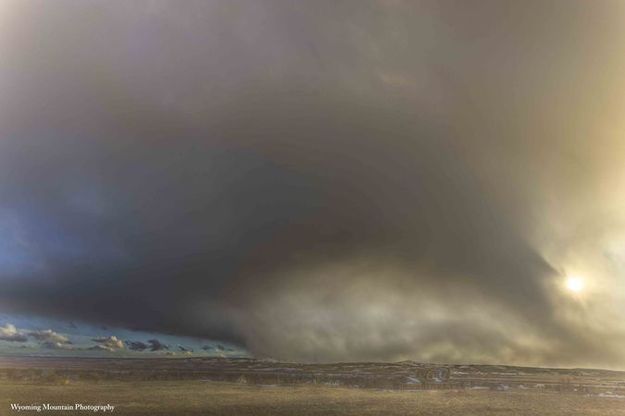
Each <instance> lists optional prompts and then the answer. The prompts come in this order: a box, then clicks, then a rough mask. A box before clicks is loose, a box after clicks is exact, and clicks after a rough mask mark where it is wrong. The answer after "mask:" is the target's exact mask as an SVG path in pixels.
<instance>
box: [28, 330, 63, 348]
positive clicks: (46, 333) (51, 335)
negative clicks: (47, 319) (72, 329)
mask: <svg viewBox="0 0 625 416" xmlns="http://www.w3.org/2000/svg"><path fill="white" fill-rule="evenodd" d="M28 335H29V336H31V337H33V338H34V339H36V340H37V341H39V342H41V343H42V344H45V343H52V344H61V345H62V344H71V341H70V340H69V338H67V337H66V336H64V335H61V334H59V333H57V332H54V331H53V330H51V329H45V330H37V331H31V332H29V333H28Z"/></svg>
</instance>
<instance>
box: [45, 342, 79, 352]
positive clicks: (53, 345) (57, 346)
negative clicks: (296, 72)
mask: <svg viewBox="0 0 625 416" xmlns="http://www.w3.org/2000/svg"><path fill="white" fill-rule="evenodd" d="M41 348H45V349H48V350H73V349H74V347H73V346H72V345H71V344H68V343H63V342H54V341H44V342H42V343H41Z"/></svg>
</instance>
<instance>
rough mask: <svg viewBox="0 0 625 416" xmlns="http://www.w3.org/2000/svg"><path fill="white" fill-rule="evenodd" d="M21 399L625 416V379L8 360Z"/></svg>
mask: <svg viewBox="0 0 625 416" xmlns="http://www.w3.org/2000/svg"><path fill="white" fill-rule="evenodd" d="M15 403H20V404H22V405H42V404H45V403H49V404H52V405H56V406H61V405H72V404H75V403H83V404H91V405H106V404H110V405H112V406H115V410H114V411H113V413H114V414H120V415H379V414H385V415H476V416H478V415H479V416H490V415H541V416H550V415H553V416H556V415H601V416H604V415H605V416H612V415H625V373H623V372H614V371H603V370H580V369H568V370H564V369H543V368H528V367H508V366H481V365H450V366H436V365H426V364H418V363H414V362H400V363H335V364H301V363H283V362H274V361H261V360H251V359H221V358H189V359H183V358H169V359H166V358H152V359H84V358H83V359H75V358H10V359H9V358H4V359H0V415H3V416H4V415H10V414H18V412H17V411H16V410H11V404H15ZM31 412H32V413H31ZM31 412H29V411H22V412H19V414H29V413H31V414H35V411H31ZM85 412H86V413H85ZM59 413H67V414H70V413H71V414H87V413H92V414H93V412H92V411H91V412H87V411H81V412H62V411H55V412H54V414H59ZM98 414H102V413H98Z"/></svg>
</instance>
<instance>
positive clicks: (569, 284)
mask: <svg viewBox="0 0 625 416" xmlns="http://www.w3.org/2000/svg"><path fill="white" fill-rule="evenodd" d="M565 285H566V289H567V290H568V291H569V292H573V293H581V292H582V291H583V290H584V281H583V280H582V279H581V278H580V277H577V276H569V277H567V278H566V283H565Z"/></svg>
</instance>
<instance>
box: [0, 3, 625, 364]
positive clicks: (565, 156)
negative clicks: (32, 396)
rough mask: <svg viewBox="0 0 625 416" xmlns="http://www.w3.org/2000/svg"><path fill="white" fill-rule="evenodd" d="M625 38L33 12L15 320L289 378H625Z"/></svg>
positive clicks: (499, 16)
mask: <svg viewBox="0 0 625 416" xmlns="http://www.w3.org/2000/svg"><path fill="white" fill-rule="evenodd" d="M624 21H625V4H624V3H623V2H620V1H593V2H589V1H585V0H584V1H582V0H580V1H571V0H566V1H564V0H562V1H509V2H508V1H487V0H479V1H471V2H468V1H457V2H450V1H432V2H429V1H406V2H404V1H401V0H384V1H382V0H380V1H361V0H358V1H338V2H337V1H327V2H326V1H308V2H296V1H265V0H249V1H239V0H227V1H226V0H224V1H202V2H196V1H184V2H180V1H169V2H167V1H160V0H153V1H125V2H111V1H84V0H81V1H78V0H76V1H69V0H56V1H33V0H5V1H3V2H2V3H1V4H0V56H2V59H1V61H0V287H1V290H0V312H1V313H5V314H9V315H7V316H13V315H14V316H30V317H33V319H35V318H36V317H38V316H46V317H51V318H54V319H59V320H65V321H72V320H80V321H83V322H86V323H88V324H90V325H110V326H115V327H116V328H122V329H125V330H138V331H148V332H151V333H161V334H169V335H173V336H187V337H200V338H202V339H211V340H219V341H220V342H225V343H229V344H228V345H235V346H237V348H241V349H245V350H247V351H249V352H250V354H252V355H255V356H259V357H265V356H269V357H274V358H278V359H289V360H307V361H334V360H402V359H413V360H419V361H436V362H487V363H504V364H528V365H552V366H595V367H606V368H620V369H625V348H623V346H624V345H625V117H624V116H625V114H624V112H625V81H624V80H623V73H625V25H624V24H623V22H624ZM7 322H8V321H7ZM4 328H5V329H7V328H9V327H4ZM9 329H10V328H9ZM9 329H7V331H9ZM16 331H18V332H19V328H17V329H16ZM9 332H10V331H9ZM7 333H8V332H7ZM7 342H8V341H7ZM13 342H15V341H13ZM103 342H104V341H103ZM107 342H108V341H107Z"/></svg>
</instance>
